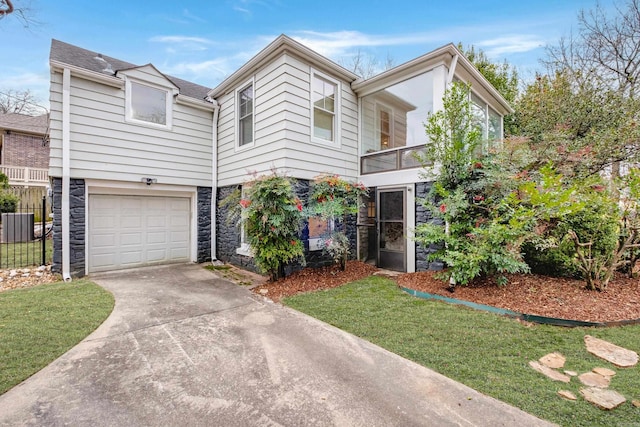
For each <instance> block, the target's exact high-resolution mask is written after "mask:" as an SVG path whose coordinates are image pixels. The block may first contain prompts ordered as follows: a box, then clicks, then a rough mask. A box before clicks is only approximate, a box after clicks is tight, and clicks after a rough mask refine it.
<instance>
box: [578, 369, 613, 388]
mask: <svg viewBox="0 0 640 427" xmlns="http://www.w3.org/2000/svg"><path fill="white" fill-rule="evenodd" d="M578 379H579V380H580V382H581V383H582V384H584V385H586V386H587V387H599V388H607V387H609V383H610V382H611V377H605V376H602V375H600V374H596V373H595V372H587V373H586V374H582V375H580V376H579V377H578Z"/></svg>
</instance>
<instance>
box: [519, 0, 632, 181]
mask: <svg viewBox="0 0 640 427" xmlns="http://www.w3.org/2000/svg"><path fill="white" fill-rule="evenodd" d="M578 25H579V27H578V32H577V34H576V35H575V36H574V35H573V34H572V35H570V36H569V37H566V38H563V39H561V40H560V41H559V43H558V44H557V45H552V46H549V47H548V48H547V58H546V59H544V60H543V63H544V64H546V65H547V67H548V72H547V78H548V79H557V78H562V79H564V80H565V81H566V83H564V84H565V86H566V87H567V90H568V96H567V97H564V98H562V97H559V98H555V99H553V98H552V97H551V96H549V95H548V94H547V95H546V96H545V97H546V98H547V99H548V101H549V102H547V105H552V104H553V103H556V104H557V105H559V106H562V108H563V110H564V111H569V110H570V109H571V108H573V105H572V104H575V103H576V102H578V103H579V104H581V105H579V107H581V108H579V109H578V110H577V114H575V113H574V114H573V116H574V120H573V121H567V120H566V118H567V116H566V115H564V116H563V117H561V118H559V120H561V121H558V122H556V123H555V124H554V123H547V124H546V130H547V131H551V130H554V129H555V128H558V127H563V128H565V129H567V130H568V131H569V133H570V134H574V135H577V138H575V139H574V140H572V143H573V144H572V145H573V146H574V147H575V148H576V149H577V150H578V151H580V150H585V149H586V150H589V151H591V152H592V153H593V154H594V157H595V162H594V164H593V167H592V168H591V172H592V173H594V172H599V171H601V170H603V169H605V168H608V167H610V168H611V175H612V176H613V177H614V178H615V177H617V176H619V175H620V164H621V162H623V161H631V162H635V161H638V157H639V156H638V154H639V153H640V147H639V144H640V142H639V141H640V138H638V126H637V120H638V118H639V117H638V111H639V107H640V104H639V102H640V101H639V100H638V97H637V90H638V84H640V0H626V2H625V3H624V4H622V5H621V4H615V5H614V12H613V13H612V14H611V15H609V14H607V12H606V11H605V10H604V9H603V8H602V7H601V5H600V4H599V3H597V4H596V7H595V8H594V9H591V10H588V11H585V10H582V11H580V13H579V14H578ZM534 84H535V83H534ZM541 95H544V94H541ZM571 97H575V100H572V99H571ZM519 108H520V109H521V110H522V109H526V108H527V106H526V105H520V106H519ZM575 119H577V120H575ZM519 124H520V125H522V128H521V130H522V131H523V132H525V133H526V132H528V131H529V130H530V129H528V123H527V122H526V121H524V122H519ZM607 154H609V155H607Z"/></svg>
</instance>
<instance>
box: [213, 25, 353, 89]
mask: <svg viewBox="0 0 640 427" xmlns="http://www.w3.org/2000/svg"><path fill="white" fill-rule="evenodd" d="M283 52H289V53H292V54H294V55H296V56H298V57H301V58H303V59H305V60H306V61H308V62H309V63H310V64H312V65H313V66H314V67H317V68H319V69H320V70H322V71H323V72H326V73H328V74H332V75H334V76H336V77H340V78H341V79H344V80H345V81H347V82H349V83H351V82H353V81H355V80H357V79H358V78H359V77H358V75H357V74H354V73H352V72H351V71H349V70H347V69H346V68H344V67H343V66H341V65H339V64H337V63H335V62H333V61H332V60H330V59H328V58H327V57H325V56H322V55H320V54H319V53H318V52H316V51H314V50H312V49H309V48H308V47H306V46H305V45H303V44H302V43H299V42H297V41H295V40H293V39H292V38H291V37H288V36H286V35H284V34H281V35H280V36H278V38H276V39H275V40H274V41H272V42H271V43H269V44H268V45H267V47H265V48H264V49H262V50H261V51H260V52H258V53H257V54H256V55H255V56H254V57H253V58H251V59H250V60H249V61H248V62H246V63H245V64H244V65H243V66H242V67H240V68H239V69H238V70H236V71H235V72H234V73H233V74H231V75H230V76H229V77H227V78H226V79H225V80H224V81H223V82H222V83H220V84H219V85H218V86H216V87H215V88H213V89H211V91H209V96H210V97H212V98H216V97H218V96H220V95H221V94H224V93H225V92H226V91H228V90H229V89H230V88H233V87H234V86H236V85H238V84H241V83H242V82H243V81H244V80H246V79H248V78H249V76H250V75H251V74H253V73H255V71H256V70H257V69H258V68H260V67H261V66H263V65H265V64H266V63H268V62H269V61H270V60H272V59H273V58H275V57H277V56H279V55H280V54H282V53H283Z"/></svg>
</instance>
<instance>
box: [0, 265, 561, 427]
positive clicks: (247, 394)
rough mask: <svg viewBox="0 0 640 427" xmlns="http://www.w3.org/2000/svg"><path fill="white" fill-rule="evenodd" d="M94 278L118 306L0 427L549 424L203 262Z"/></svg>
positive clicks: (38, 379) (16, 402) (21, 392)
mask: <svg viewBox="0 0 640 427" xmlns="http://www.w3.org/2000/svg"><path fill="white" fill-rule="evenodd" d="M91 279H92V280H94V281H95V282H96V283H98V284H100V285H101V286H103V287H104V288H106V289H107V290H109V291H111V292H112V293H113V294H114V296H115V299H116V306H115V310H114V311H113V313H112V314H111V316H110V317H109V318H108V319H107V321H106V322H105V323H104V324H103V325H102V326H100V328H98V329H97V330H96V331H95V332H94V333H93V334H91V335H90V336H89V337H87V338H86V339H85V340H84V341H82V342H81V343H80V344H78V345H77V346H76V347H74V348H73V349H71V350H70V351H69V352H67V353H66V354H65V355H63V356H62V357H60V358H59V359H57V360H56V361H55V362H53V363H52V364H51V365H49V366H48V367H46V368H45V369H43V370H42V371H40V372H39V373H37V374H36V375H34V376H33V377H31V378H30V379H28V380H27V381H25V382H24V383H23V384H21V385H19V386H17V387H15V388H13V389H12V390H10V391H9V392H7V393H5V394H4V395H2V396H0V425H3V426H4V425H10V426H15V425H46V426H50V425H56V426H57V425H60V426H61V425H71V426H199V425H202V426H280V425H283V426H393V425H397V426H418V425H427V426H431V425H433V426H448V425H451V426H514V425H516V426H519V427H524V426H542V425H549V424H548V423H546V422H543V421H541V420H539V419H537V418H534V417H532V416H530V415H528V414H526V413H524V412H522V411H520V410H518V409H515V408H513V407H511V406H508V405H506V404H504V403H502V402H499V401H497V400H494V399H491V398H489V397H486V396H483V395H481V394H480V393H478V392H476V391H474V390H472V389H470V388H468V387H465V386H463V385H461V384H458V383H456V382H454V381H452V380H449V379H447V378H445V377H443V376H441V375H439V374H437V373H434V372H433V371H431V370H429V369H426V368H423V367H421V366H419V365H417V364H415V363H412V362H409V361H407V360H405V359H403V358H401V357H399V356H396V355H394V354H392V353H389V352H388V351H385V350H383V349H381V348H379V347H377V346H375V345H373V344H370V343H369V342H366V341H363V340H361V339H359V338H356V337H354V336H352V335H350V334H347V333H345V332H342V331H341V330H338V329H336V328H333V327H331V326H329V325H327V324H325V323H322V322H319V321H317V320H315V319H312V318H310V317H308V316H306V315H303V314H300V313H298V312H296V311H293V310H290V309H287V308H285V307H282V306H280V305H277V304H273V303H270V302H266V301H263V300H262V299H261V298H259V297H256V296H253V295H252V294H251V293H250V292H249V291H247V290H246V289H243V288H241V287H239V286H236V285H233V284H231V283H229V282H227V281H225V280H222V279H219V278H217V276H216V275H215V274H214V273H212V272H210V271H207V270H204V269H203V268H202V267H201V266H197V265H173V266H164V267H155V268H145V269H137V270H128V271H120V272H115V273H108V274H100V275H95V276H92V277H91Z"/></svg>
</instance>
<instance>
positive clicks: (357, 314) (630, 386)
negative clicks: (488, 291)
mask: <svg viewBox="0 0 640 427" xmlns="http://www.w3.org/2000/svg"><path fill="white" fill-rule="evenodd" d="M284 303H285V304H286V305H288V306H290V307H292V308H295V309H297V310H300V311H302V312H304V313H306V314H309V315H311V316H314V317H316V318H318V319H320V320H323V321H325V322H328V323H330V324H332V325H334V326H336V327H339V328H341V329H343V330H345V331H347V332H350V333H353V334H355V335H357V336H359V337H361V338H364V339H366V340H368V341H370V342H372V343H374V344H377V345H380V346H381V347H384V348H386V349H387V350H389V351H392V352H394V353H396V354H398V355H400V356H403V357H406V358H408V359H410V360H413V361H415V362H417V363H419V364H421V365H423V366H426V367H428V368H431V369H434V370H436V371H438V372H440V373H442V374H444V375H446V376H448V377H450V378H452V379H454V380H456V381H459V382H462V383H464V384H466V385H468V386H470V387H472V388H474V389H476V390H478V391H480V392H482V393H484V394H487V395H489V396H492V397H495V398H497V399H500V400H502V401H504V402H507V403H509V404H511V405H514V406H516V407H518V408H521V409H522V410H524V411H526V412H529V413H531V414H533V415H536V416H538V417H540V418H543V419H546V420H549V421H552V422H554V423H558V424H560V425H566V426H574V425H580V426H603V425H607V426H628V425H634V423H637V420H638V416H639V412H638V411H639V409H638V408H636V407H634V406H632V405H631V403H629V402H630V401H631V400H632V399H640V391H639V390H640V370H639V368H638V367H637V366H636V367H634V368H630V369H618V368H615V367H613V366H612V365H610V364H608V363H607V362H605V361H602V360H600V359H598V358H596V357H595V356H592V355H591V354H589V353H588V352H587V351H586V349H585V346H584V342H583V338H584V335H587V334H589V335H592V336H595V337H597V338H601V339H604V340H607V341H610V342H613V343H615V344H617V345H620V346H623V347H625V348H628V349H631V350H634V351H640V326H637V325H636V326H626V327H616V328H597V329H593V328H573V329H569V328H561V327H554V326H548V325H531V324H523V323H520V322H517V321H515V320H511V319H507V318H504V317H500V316H498V315H494V314H489V313H484V312H480V311H476V310H472V309H468V308H463V307H458V306H452V305H449V304H446V303H442V302H433V301H425V300H419V299H416V298H413V297H411V296H409V295H407V294H405V293H403V292H401V291H400V290H399V289H398V288H397V286H396V285H395V283H394V282H393V281H391V280H389V279H387V278H384V277H369V278H366V279H362V280H358V281H355V282H351V283H349V284H347V285H344V286H342V287H338V288H334V289H330V290H324V291H318V292H311V293H306V294H298V295H295V296H291V297H288V298H285V299H284ZM554 351H557V352H560V353H562V354H563V355H565V356H566V358H567V364H566V365H565V369H569V370H574V371H576V372H579V373H583V372H588V371H590V370H591V369H593V368H594V367H597V366H603V367H608V368H611V369H614V370H615V371H616V372H617V374H616V375H615V376H614V378H613V380H612V383H611V386H610V388H612V389H615V390H616V391H617V392H619V393H621V394H623V395H624V396H625V397H626V398H627V400H628V401H629V402H627V403H626V404H624V405H623V406H621V407H619V408H617V409H616V410H614V411H610V412H608V411H603V410H600V409H598V408H596V407H595V406H593V405H591V404H590V403H588V402H586V401H585V400H582V399H579V400H578V401H576V402H570V401H566V400H563V399H562V398H560V397H559V396H558V395H557V392H558V391H559V390H562V389H566V390H570V391H572V392H574V393H575V394H577V395H579V388H580V385H579V383H578V382H577V381H576V380H573V381H572V382H571V383H570V384H560V383H557V382H553V381H551V380H549V379H548V378H546V377H544V376H542V375H541V374H539V373H537V372H535V371H533V370H532V369H531V368H530V367H529V366H528V362H529V361H530V360H537V359H539V358H540V357H542V356H544V355H545V354H548V353H551V352H554Z"/></svg>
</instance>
